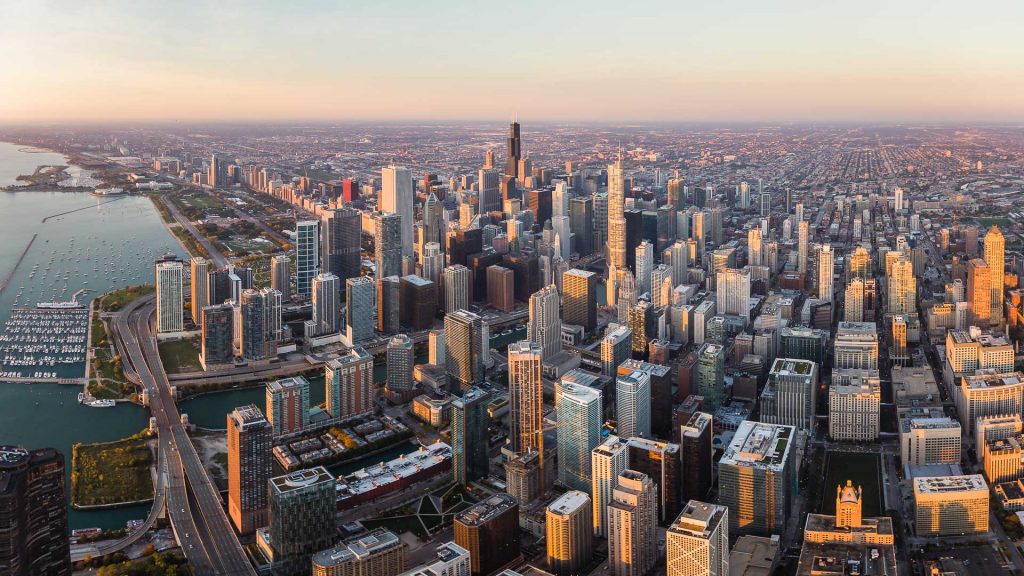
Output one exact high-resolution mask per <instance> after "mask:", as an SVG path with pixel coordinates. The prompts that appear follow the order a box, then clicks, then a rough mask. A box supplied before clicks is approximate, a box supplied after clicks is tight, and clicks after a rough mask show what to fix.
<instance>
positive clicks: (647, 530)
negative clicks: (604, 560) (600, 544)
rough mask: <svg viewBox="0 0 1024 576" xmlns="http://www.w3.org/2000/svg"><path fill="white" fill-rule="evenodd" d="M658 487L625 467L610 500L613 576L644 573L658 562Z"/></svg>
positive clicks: (610, 550) (609, 548) (629, 575)
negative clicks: (656, 527) (656, 528)
mask: <svg viewBox="0 0 1024 576" xmlns="http://www.w3.org/2000/svg"><path fill="white" fill-rule="evenodd" d="M657 523H658V488H657V486H655V484H654V482H653V481H652V480H651V479H650V478H649V477H648V476H647V475H646V474H643V473H640V472H637V471H635V470H626V471H625V472H623V473H622V474H621V475H619V478H618V485H617V486H616V487H615V489H614V490H613V491H612V501H611V502H610V503H609V504H608V568H609V571H610V572H611V574H612V576H644V575H645V574H647V572H649V571H650V570H651V568H653V567H654V564H655V563H656V562H657V555H658V540H657V536H656V532H655V526H656V525H657Z"/></svg>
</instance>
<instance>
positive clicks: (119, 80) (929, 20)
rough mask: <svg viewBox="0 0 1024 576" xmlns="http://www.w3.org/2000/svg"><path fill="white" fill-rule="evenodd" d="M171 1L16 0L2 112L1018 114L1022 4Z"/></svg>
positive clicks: (381, 116) (857, 118) (303, 116)
mask: <svg viewBox="0 0 1024 576" xmlns="http://www.w3.org/2000/svg"><path fill="white" fill-rule="evenodd" d="M164 8H165V7H162V6H161V5H159V4H157V3H155V2H139V3H127V2H103V3H99V4H89V5H85V6H81V5H62V4H59V3H54V2H40V3H26V4H19V5H12V6H8V7H6V10H7V11H8V13H9V14H10V15H11V16H13V18H12V19H11V21H15V22H19V23H20V25H19V26H17V27H16V28H14V29H12V30H10V31H9V32H8V33H7V34H5V35H4V36H3V37H2V38H0V53H3V54H5V55H6V58H4V59H3V61H2V62H0V84H3V85H4V86H5V87H7V88H8V89H7V93H6V94H5V98H4V99H3V101H0V123H3V124H26V123H27V124H33V123H50V122H60V121H72V122H81V123H91V122H101V123H106V122H139V121H142V122H152V121H164V122H168V121H180V122H186V123H187V122H209V121H218V122H227V123H233V122H270V123H280V122H303V121H311V120H315V121H318V122H339V121H342V122H343V121H355V122H362V121H365V122H374V121H383V122H404V121H413V122H416V121H424V120H430V121H434V122H443V121H493V120H498V119H507V118H509V117H511V116H512V115H514V114H518V115H519V116H520V117H521V118H529V119H530V120H531V121H535V122H569V123H573V122H584V123H592V122H614V123H641V124H643V123H653V122H678V123H808V122H815V123H816V122H821V123H850V122H853V123H855V122H878V123H914V122H926V123H931V122H943V123H958V122H1018V121H1022V120H1024V111H1022V110H1021V107H1020V105H1019V95H1020V94H1022V93H1024V45H1021V44H1020V43H1019V42H1014V41H1013V38H1014V34H1013V32H1014V31H1015V30H1018V29H1019V27H1020V25H1021V24H1022V23H1024V6H1022V5H1020V4H1017V3H1011V2H997V1H993V2H988V3H986V5H985V6H984V7H977V8H975V10H974V11H973V12H972V14H973V15H978V16H977V17H974V18H971V17H967V18H965V17H964V14H963V11H962V9H956V8H957V7H956V5H955V4H954V3H952V2H929V3H924V2H906V3H900V4H899V5H888V4H883V3H881V2H876V3H870V4H869V5H865V6H861V7H859V8H858V10H856V12H855V13H846V12H844V11H843V10H842V8H841V7H836V6H821V5H818V4H816V3H810V2H798V1H793V2H784V3H782V4H780V5H777V6H772V7H764V6H760V5H752V3H749V2H743V1H741V2H735V3H732V4H731V5H729V6H719V5H715V6H703V5H702V6H676V5H671V4H665V3H659V2H645V3H642V4H634V5H630V6H629V7H628V8H627V7H625V6H616V5H614V4H612V3H610V2H596V3H568V4H559V5H555V6H547V5H544V4H542V3H539V2H526V3H517V4H516V5H509V6H505V5H482V6H476V5H472V7H471V9H470V6H469V5H467V4H465V3H458V2H450V3H445V4H444V5H441V6H438V5H429V6H428V5H421V4H417V3H409V2H404V1H395V2H389V3H361V2H358V3H345V5H344V6H331V5H327V4H326V3H320V2H305V3H301V4H300V5H299V6H296V7H289V8H283V7H281V6H277V5H275V4H271V3H254V4H249V3H241V2H222V3H212V2H190V3H187V4H185V5H183V6H176V7H175V12H174V13H173V14H168V13H167V11H166V10H165V9H164ZM996 14H998V16H999V17H998V18H995V17H994V16H990V15H996ZM313 15H315V18H314V17H313ZM840 22H841V23H842V27H841V28H837V26H836V24H837V23H840ZM42 28H50V29H52V30H54V31H57V32H58V33H56V34H49V35H46V36H45V39H46V40H45V42H42V41H40V38H41V36H40V34H39V33H40V29H42ZM609 30H612V31H614V32H609ZM388 31H390V32H388Z"/></svg>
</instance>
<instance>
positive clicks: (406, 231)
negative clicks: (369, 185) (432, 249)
mask: <svg viewBox="0 0 1024 576" xmlns="http://www.w3.org/2000/svg"><path fill="white" fill-rule="evenodd" d="M380 179H381V190H380V205H379V206H378V209H379V210H380V211H381V212H390V213H392V214H398V215H399V216H401V218H402V256H408V257H410V258H411V257H413V255H414V254H413V225H414V224H415V222H414V221H413V200H414V198H413V189H412V174H411V173H410V172H409V169H408V168H403V167H400V166H386V167H384V168H381V170H380Z"/></svg>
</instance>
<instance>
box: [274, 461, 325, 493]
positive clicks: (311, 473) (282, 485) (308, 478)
mask: <svg viewBox="0 0 1024 576" xmlns="http://www.w3.org/2000/svg"><path fill="white" fill-rule="evenodd" d="M326 482H330V484H331V489H332V490H333V489H334V476H332V475H331V473H330V472H328V471H327V469H326V468H324V467H323V466H317V467H316V468H310V469H308V470H299V471H297V472H291V473H289V474H285V475H283V476H277V477H274V478H271V479H270V485H271V486H272V487H273V489H274V490H275V491H276V492H279V493H282V494H284V493H288V492H293V491H296V490H303V489H306V488H309V487H311V486H315V485H317V484H323V483H326Z"/></svg>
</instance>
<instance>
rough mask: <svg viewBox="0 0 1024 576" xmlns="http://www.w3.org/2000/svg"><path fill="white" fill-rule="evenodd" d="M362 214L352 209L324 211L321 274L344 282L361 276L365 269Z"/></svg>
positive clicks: (321, 224)
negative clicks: (332, 276)
mask: <svg viewBox="0 0 1024 576" xmlns="http://www.w3.org/2000/svg"><path fill="white" fill-rule="evenodd" d="M360 216H361V215H360V212H359V211H358V210H355V209H353V208H337V209H335V210H325V211H324V212H323V215H322V216H321V221H320V226H321V232H322V233H321V241H320V245H321V246H320V248H321V252H322V257H321V267H320V269H321V271H322V272H330V273H331V274H334V275H335V276H337V277H338V278H339V279H340V280H341V281H342V282H344V281H345V280H348V279H349V278H355V277H356V276H359V272H360V268H361V266H362V259H361V258H360V241H361V240H362V238H361V235H362V228H363V227H362V223H361V222H360Z"/></svg>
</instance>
